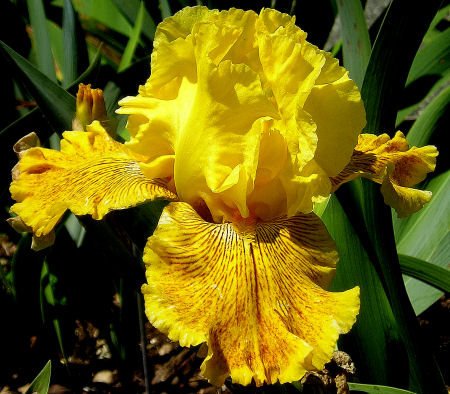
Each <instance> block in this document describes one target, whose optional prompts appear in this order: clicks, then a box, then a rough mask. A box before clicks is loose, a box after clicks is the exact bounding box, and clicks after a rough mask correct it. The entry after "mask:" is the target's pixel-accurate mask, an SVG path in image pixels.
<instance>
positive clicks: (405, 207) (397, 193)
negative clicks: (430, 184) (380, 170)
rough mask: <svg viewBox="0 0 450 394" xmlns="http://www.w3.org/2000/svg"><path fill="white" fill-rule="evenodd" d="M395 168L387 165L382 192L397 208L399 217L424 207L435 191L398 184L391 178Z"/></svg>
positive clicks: (385, 200) (385, 199)
mask: <svg viewBox="0 0 450 394" xmlns="http://www.w3.org/2000/svg"><path fill="white" fill-rule="evenodd" d="M393 170H394V168H393V166H392V165H388V166H387V168H386V175H385V177H384V179H383V183H382V184H381V193H382V194H383V197H384V202H385V203H386V204H387V205H389V206H390V207H392V208H394V209H395V211H396V212H397V216H398V217H399V218H403V217H406V216H409V215H411V214H412V213H414V212H417V211H418V210H420V209H422V207H423V206H424V205H425V204H426V203H427V202H429V201H430V200H431V197H432V195H433V193H431V192H430V191H428V190H418V189H412V188H410V187H403V186H398V185H397V184H395V183H394V182H393V181H392V179H391V173H392V171H393Z"/></svg>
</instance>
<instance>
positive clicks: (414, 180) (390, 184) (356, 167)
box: [330, 131, 438, 217]
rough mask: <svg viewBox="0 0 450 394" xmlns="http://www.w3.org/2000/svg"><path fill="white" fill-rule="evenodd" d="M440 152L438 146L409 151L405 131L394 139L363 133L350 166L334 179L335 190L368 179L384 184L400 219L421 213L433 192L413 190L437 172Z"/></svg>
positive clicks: (388, 198) (383, 188) (383, 190)
mask: <svg viewBox="0 0 450 394" xmlns="http://www.w3.org/2000/svg"><path fill="white" fill-rule="evenodd" d="M437 155H438V151H437V149H436V148H435V147H434V146H431V145H427V146H424V147H421V148H417V147H415V146H414V147H412V148H409V144H408V142H407V141H406V139H405V136H404V135H403V133H402V132H400V131H397V133H396V134H395V136H394V138H392V139H390V138H389V136H388V135H387V134H382V135H380V136H376V135H373V134H361V135H360V136H359V139H358V144H357V145H356V147H355V150H354V152H353V156H352V158H351V160H350V162H349V164H348V165H347V166H346V167H345V168H344V169H343V170H342V171H341V172H340V173H339V174H338V175H337V176H335V177H332V178H330V179H331V182H332V184H333V191H335V190H336V189H337V188H338V187H339V186H340V185H341V184H343V183H345V182H348V181H351V180H352V179H355V178H359V177H365V178H369V179H372V180H373V181H374V182H377V183H381V184H382V187H381V192H382V193H383V197H384V201H385V203H386V204H388V205H390V206H391V207H392V208H394V209H395V210H396V212H397V215H398V216H399V217H405V216H408V215H410V214H412V213H414V212H416V211H418V210H420V209H421V208H422V207H423V205H424V204H425V203H427V202H428V201H430V199H431V195H432V194H431V192H429V191H422V190H417V189H412V188H411V186H414V185H416V184H418V183H419V182H421V181H423V180H424V179H425V177H426V174H427V173H429V172H432V171H434V168H435V167H436V157H437Z"/></svg>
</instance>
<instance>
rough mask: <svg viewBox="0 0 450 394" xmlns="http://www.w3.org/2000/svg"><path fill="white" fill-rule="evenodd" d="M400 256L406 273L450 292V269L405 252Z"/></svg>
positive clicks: (401, 264)
mask: <svg viewBox="0 0 450 394" xmlns="http://www.w3.org/2000/svg"><path fill="white" fill-rule="evenodd" d="M398 258H399V261H400V267H401V269H402V272H403V273H404V274H405V275H409V276H412V277H413V278H416V279H419V280H421V281H422V282H425V283H428V284H429V285H431V286H434V287H436V288H438V289H439V290H441V291H446V292H450V271H449V270H447V269H445V268H442V267H439V266H438V265H435V264H431V263H429V262H427V261H424V260H421V259H418V258H416V257H412V256H407V255H405V254H399V255H398Z"/></svg>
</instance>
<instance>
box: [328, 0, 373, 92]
mask: <svg viewBox="0 0 450 394" xmlns="http://www.w3.org/2000/svg"><path fill="white" fill-rule="evenodd" d="M336 3H337V5H338V8H339V19H340V21H341V27H342V47H343V56H344V66H345V68H346V69H347V70H349V72H350V78H352V79H353V80H354V81H355V83H356V85H358V87H359V88H361V86H362V83H363V80H364V74H365V72H366V68H367V64H368V63H369V58H370V51H371V49H372V48H371V44H370V38H369V32H368V30H367V25H366V19H365V17H364V11H363V9H362V6H361V1H360V0H345V1H344V0H338V1H337V2H336Z"/></svg>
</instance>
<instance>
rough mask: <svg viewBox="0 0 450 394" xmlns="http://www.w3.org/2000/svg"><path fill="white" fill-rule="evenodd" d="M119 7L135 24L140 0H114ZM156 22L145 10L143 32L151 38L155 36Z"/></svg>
mask: <svg viewBox="0 0 450 394" xmlns="http://www.w3.org/2000/svg"><path fill="white" fill-rule="evenodd" d="M113 1H114V4H115V5H116V6H117V8H118V9H119V10H120V12H122V14H123V15H124V16H125V18H127V20H128V21H129V22H130V23H131V24H132V25H134V23H135V21H136V20H137V16H138V12H139V0H113ZM155 31H156V24H155V21H154V20H153V18H152V16H151V15H150V14H149V13H148V11H147V10H145V11H144V22H143V24H142V34H143V35H144V36H145V37H147V38H148V39H149V40H151V41H153V39H154V38H155Z"/></svg>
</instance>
